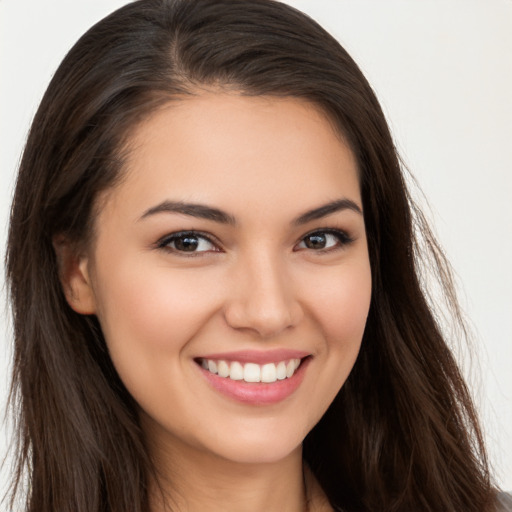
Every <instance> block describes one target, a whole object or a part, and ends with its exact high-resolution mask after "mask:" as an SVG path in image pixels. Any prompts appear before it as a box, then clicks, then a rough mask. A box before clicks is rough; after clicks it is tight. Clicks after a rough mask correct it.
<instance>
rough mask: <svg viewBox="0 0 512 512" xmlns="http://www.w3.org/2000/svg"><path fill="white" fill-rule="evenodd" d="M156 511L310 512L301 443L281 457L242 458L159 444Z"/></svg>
mask: <svg viewBox="0 0 512 512" xmlns="http://www.w3.org/2000/svg"><path fill="white" fill-rule="evenodd" d="M153 453H154V454H156V453H158V456H155V455H154V456H153V460H154V462H155V465H156V469H157V474H158V482H157V481H156V480H154V481H153V482H152V483H151V486H150V510H151V512H167V511H168V510H171V509H172V510H173V511H176V512H184V511H186V512H204V510H208V511H209V512H225V511H226V510H237V511H243V512H261V510H265V511H268V512H274V511H275V512H299V511H300V512H302V511H304V512H306V511H308V507H307V504H306V502H307V500H306V489H305V483H304V474H303V469H302V449H301V447H298V448H297V449H296V450H295V451H294V452H292V453H291V454H290V455H289V456H287V457H286V458H285V459H282V460H279V461H276V462H264V463H251V464H246V463H238V462H233V461H229V460H225V459H221V458H218V457H216V456H214V455H212V454H209V453H205V452H202V451H201V450H199V449H196V448H192V447H189V446H176V445H174V444H173V446H172V448H171V447H169V446H166V447H164V448H163V449H162V447H161V446H160V447H159V450H158V452H156V451H153Z"/></svg>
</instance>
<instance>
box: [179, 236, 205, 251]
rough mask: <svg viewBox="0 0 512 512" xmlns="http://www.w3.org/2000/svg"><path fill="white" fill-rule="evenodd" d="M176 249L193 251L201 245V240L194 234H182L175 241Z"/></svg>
mask: <svg viewBox="0 0 512 512" xmlns="http://www.w3.org/2000/svg"><path fill="white" fill-rule="evenodd" d="M174 245H175V247H176V249H178V250H179V251H187V252H193V251H195V250H196V249H197V246H198V245H199V240H198V239H197V237H194V236H182V237H180V238H177V239H176V240H175V241H174Z"/></svg>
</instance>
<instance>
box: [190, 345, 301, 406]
mask: <svg viewBox="0 0 512 512" xmlns="http://www.w3.org/2000/svg"><path fill="white" fill-rule="evenodd" d="M232 354H233V353H230V355H232ZM217 355H220V356H222V357H219V358H218V359H224V360H229V359H227V358H226V354H216V356H217ZM207 359H217V357H214V356H213V354H212V355H210V356H208V358H207ZM286 359H298V357H295V358H294V357H288V358H287V357H285V358H284V359H279V358H278V359H277V360H276V359H272V360H271V361H272V362H275V361H279V360H281V361H282V360H286ZM233 360H235V361H241V359H238V358H234V357H233ZM250 361H252V362H256V361H255V359H250ZM310 361H311V358H310V357H307V358H306V359H303V361H302V362H301V365H300V366H299V367H298V368H297V370H296V371H295V373H294V374H293V375H292V376H291V377H290V378H288V379H284V380H278V381H276V382H269V383H265V382H254V383H251V382H245V381H243V380H231V379H230V378H227V377H219V376H218V375H216V374H214V373H210V372H209V371H208V370H205V369H204V368H202V367H201V366H199V365H197V368H198V370H199V371H201V373H202V374H203V376H204V377H205V378H206V380H207V381H208V383H209V384H210V385H211V386H212V387H213V388H214V389H215V390H217V391H219V392H220V393H222V394H223V395H225V396H227V397H229V398H232V399H234V400H236V401H238V402H242V403H245V404H251V405H267V404H275V403H278V402H281V401H282V400H284V399H285V398H287V397H289V396H290V395H291V394H292V393H293V392H294V391H295V390H296V389H297V388H298V387H299V386H300V383H301V382H302V379H303V378H304V374H305V372H306V369H307V367H308V365H309V363H310ZM265 362H268V359H265ZM260 364H264V363H260Z"/></svg>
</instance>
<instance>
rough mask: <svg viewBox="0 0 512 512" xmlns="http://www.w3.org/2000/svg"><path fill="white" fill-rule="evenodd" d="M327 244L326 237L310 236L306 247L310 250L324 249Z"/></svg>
mask: <svg viewBox="0 0 512 512" xmlns="http://www.w3.org/2000/svg"><path fill="white" fill-rule="evenodd" d="M326 243H327V240H326V237H325V235H309V236H308V237H307V238H306V247H307V248H308V249H323V248H324V247H325V244H326Z"/></svg>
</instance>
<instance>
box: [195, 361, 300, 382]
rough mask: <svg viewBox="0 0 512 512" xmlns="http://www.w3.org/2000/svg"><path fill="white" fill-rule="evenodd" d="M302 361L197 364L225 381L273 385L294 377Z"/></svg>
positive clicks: (209, 362)
mask: <svg viewBox="0 0 512 512" xmlns="http://www.w3.org/2000/svg"><path fill="white" fill-rule="evenodd" d="M302 361H303V360H302V359H299V358H294V359H287V360H284V361H279V362H275V363H266V364H257V363H251V362H248V363H242V362H239V361H225V360H222V359H221V360H215V359H205V358H198V359H196V362H197V363H198V364H199V365H200V366H201V367H202V368H203V369H204V370H206V371H208V372H209V373H212V374H215V375H218V376H219V377H222V378H225V379H229V380H233V381H244V382H249V383H256V382H262V383H272V382H276V381H282V380H286V379H289V378H291V377H293V375H294V374H295V371H296V370H297V369H298V368H299V366H300V365H301V363H302Z"/></svg>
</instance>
